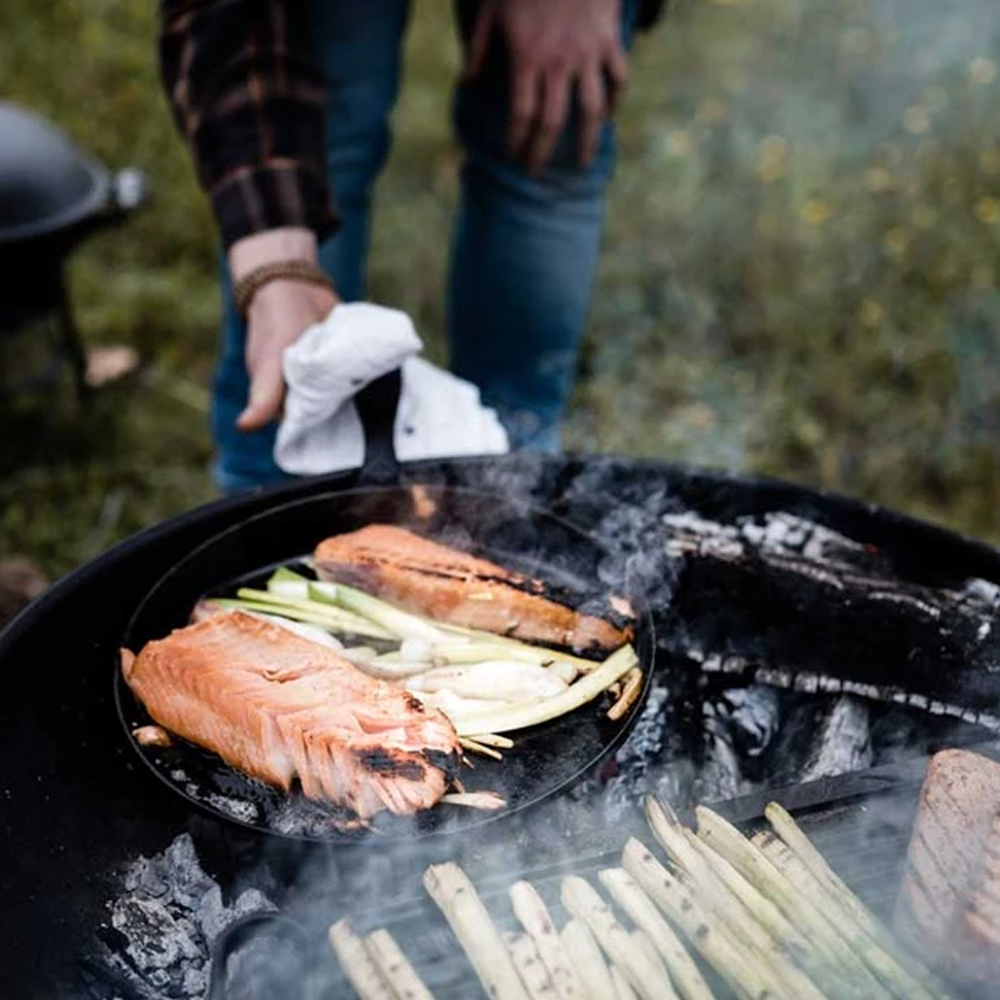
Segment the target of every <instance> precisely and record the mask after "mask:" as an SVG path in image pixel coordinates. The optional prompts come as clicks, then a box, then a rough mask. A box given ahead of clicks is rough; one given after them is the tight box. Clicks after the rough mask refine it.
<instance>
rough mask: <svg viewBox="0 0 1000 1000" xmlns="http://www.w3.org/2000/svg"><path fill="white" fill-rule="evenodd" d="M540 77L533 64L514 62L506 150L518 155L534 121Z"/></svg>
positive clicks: (511, 154)
mask: <svg viewBox="0 0 1000 1000" xmlns="http://www.w3.org/2000/svg"><path fill="white" fill-rule="evenodd" d="M540 83H541V81H540V79H539V77H538V73H537V71H536V70H535V68H534V67H533V66H529V65H528V64H526V63H515V64H514V67H513V79H512V81H511V92H510V121H509V122H508V124H507V152H508V154H509V155H510V156H519V155H520V153H521V150H522V149H523V148H524V144H525V142H526V141H527V139H528V135H529V133H530V132H531V127H532V125H533V123H534V121H535V114H536V108H537V105H538V95H539V88H540Z"/></svg>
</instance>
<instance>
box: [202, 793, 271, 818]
mask: <svg viewBox="0 0 1000 1000" xmlns="http://www.w3.org/2000/svg"><path fill="white" fill-rule="evenodd" d="M206 800H207V802H208V804H209V805H211V806H214V807H215V808H216V809H218V810H219V811H220V812H224V813H226V814H227V815H229V816H232V817H233V819H238V820H241V821H242V822H244V823H254V822H256V821H257V820H258V819H259V818H260V809H259V808H258V807H257V805H256V803H254V802H251V801H250V800H249V799H236V798H233V797H232V796H230V795H218V794H216V793H212V794H210V795H208V796H206Z"/></svg>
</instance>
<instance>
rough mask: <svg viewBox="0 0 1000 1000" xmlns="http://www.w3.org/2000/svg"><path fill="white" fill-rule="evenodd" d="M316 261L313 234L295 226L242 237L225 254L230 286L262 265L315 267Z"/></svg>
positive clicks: (317, 257) (316, 249) (317, 253)
mask: <svg viewBox="0 0 1000 1000" xmlns="http://www.w3.org/2000/svg"><path fill="white" fill-rule="evenodd" d="M318 260H319V244H318V242H317V240H316V234H315V233H314V232H313V231H312V230H311V229H305V228H302V227H298V226H285V227H283V228H281V229H268V230H265V231H264V232H260V233H254V234H253V235H252V236H245V237H243V239H240V240H237V241H236V242H235V243H234V244H233V245H232V246H231V247H230V248H229V254H228V262H229V274H230V277H231V278H232V280H233V283H234V284H235V283H237V282H239V281H241V280H242V279H243V278H245V277H246V276H247V275H248V274H249V273H250V272H251V271H255V270H257V269H258V268H260V267H263V266H264V265H266V264H273V263H275V262H278V261H302V262H304V263H307V264H316V263H317V262H318Z"/></svg>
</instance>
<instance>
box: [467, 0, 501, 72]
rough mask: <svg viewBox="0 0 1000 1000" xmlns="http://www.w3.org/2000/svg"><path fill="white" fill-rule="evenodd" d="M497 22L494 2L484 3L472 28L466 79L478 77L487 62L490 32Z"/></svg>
mask: <svg viewBox="0 0 1000 1000" xmlns="http://www.w3.org/2000/svg"><path fill="white" fill-rule="evenodd" d="M495 24H496V9H495V8H494V6H493V4H491V3H486V4H483V7H482V10H480V12H479V19H478V20H477V21H476V26H475V27H474V28H473V30H472V38H471V39H470V40H469V51H468V54H467V55H466V58H465V73H464V78H465V79H466V80H472V79H474V78H475V77H477V76H478V75H479V74H480V73H481V72H482V69H483V66H484V65H485V63H486V53H487V52H488V51H489V47H490V34H491V33H492V31H493V28H494V26H495Z"/></svg>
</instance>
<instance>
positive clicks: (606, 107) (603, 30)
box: [466, 0, 628, 173]
mask: <svg viewBox="0 0 1000 1000" xmlns="http://www.w3.org/2000/svg"><path fill="white" fill-rule="evenodd" d="M620 24H621V10H620V0H485V2H484V3H483V5H482V8H481V10H480V12H479V19H478V21H477V22H476V25H475V28H474V29H473V33H472V39H471V41H470V44H469V53H468V60H467V63H466V78H467V79H472V78H474V77H475V76H476V75H477V74H478V73H479V72H480V71H481V70H482V68H483V65H484V63H485V61H486V53H487V51H488V48H489V41H490V36H491V35H492V33H493V31H494V30H497V31H500V32H502V33H503V35H504V36H505V38H506V40H507V44H508V47H509V49H510V55H511V98H510V121H509V123H508V129H507V146H508V149H509V150H510V153H511V155H514V156H523V157H524V159H525V160H526V162H527V164H528V169H529V170H531V172H532V173H539V172H540V171H541V170H543V169H544V167H545V165H546V164H547V163H548V162H549V160H550V158H551V156H552V151H553V150H554V149H555V146H556V143H557V142H558V140H559V136H560V135H561V134H562V131H563V129H564V128H565V126H566V121H567V119H568V117H569V111H570V103H571V100H572V96H573V88H574V87H576V88H577V93H578V95H579V102H580V134H579V144H578V155H579V158H580V163H581V165H583V166H586V165H587V164H589V163H590V161H591V160H592V159H593V157H594V154H595V153H596V151H597V143H598V139H599V136H600V128H601V124H602V123H603V121H604V119H605V118H606V117H607V116H608V115H609V114H610V113H611V111H612V109H613V106H614V101H615V97H616V95H617V93H618V92H619V91H620V90H621V88H622V87H624V85H625V82H626V80H627V78H628V57H627V56H626V54H625V50H624V48H623V47H622V43H621V39H620V35H619V33H620Z"/></svg>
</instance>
